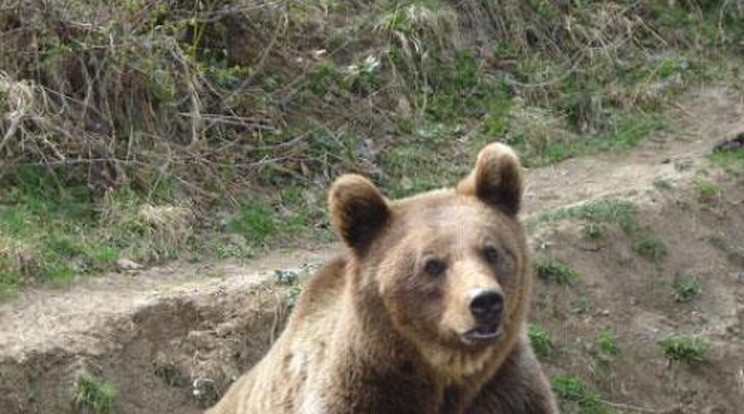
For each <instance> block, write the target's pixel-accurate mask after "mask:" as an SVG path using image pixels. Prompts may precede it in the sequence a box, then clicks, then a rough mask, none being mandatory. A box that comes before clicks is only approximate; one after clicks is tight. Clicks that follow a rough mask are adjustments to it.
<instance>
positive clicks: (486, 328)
mask: <svg viewBox="0 0 744 414" xmlns="http://www.w3.org/2000/svg"><path fill="white" fill-rule="evenodd" d="M501 332H502V329H501V324H500V323H498V322H494V323H491V324H486V325H481V326H477V327H475V328H473V329H471V330H469V331H467V332H465V333H464V334H463V337H464V338H465V340H466V341H467V342H471V343H481V344H482V343H490V342H494V341H496V340H497V339H499V337H501Z"/></svg>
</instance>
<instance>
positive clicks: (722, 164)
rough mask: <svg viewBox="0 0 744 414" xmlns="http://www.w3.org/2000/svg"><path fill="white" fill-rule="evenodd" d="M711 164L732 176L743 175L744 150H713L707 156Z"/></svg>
mask: <svg viewBox="0 0 744 414" xmlns="http://www.w3.org/2000/svg"><path fill="white" fill-rule="evenodd" d="M709 158H710V160H711V162H712V163H713V165H715V166H717V167H719V168H721V169H723V170H724V171H726V172H727V173H728V174H731V175H734V176H742V175H744V151H715V152H713V153H712V154H711V155H710V156H709Z"/></svg>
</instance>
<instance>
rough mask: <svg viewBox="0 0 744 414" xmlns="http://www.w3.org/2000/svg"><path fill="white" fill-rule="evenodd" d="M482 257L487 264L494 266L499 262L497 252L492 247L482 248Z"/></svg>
mask: <svg viewBox="0 0 744 414" xmlns="http://www.w3.org/2000/svg"><path fill="white" fill-rule="evenodd" d="M483 257H484V258H485V259H486V261H487V262H488V263H491V264H495V263H496V262H497V261H498V260H499V251H498V249H496V248H495V247H493V246H486V247H484V248H483Z"/></svg>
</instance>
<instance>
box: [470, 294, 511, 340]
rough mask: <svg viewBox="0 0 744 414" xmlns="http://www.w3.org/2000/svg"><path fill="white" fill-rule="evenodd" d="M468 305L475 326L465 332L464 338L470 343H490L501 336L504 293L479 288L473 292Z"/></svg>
mask: <svg viewBox="0 0 744 414" xmlns="http://www.w3.org/2000/svg"><path fill="white" fill-rule="evenodd" d="M471 298H472V299H471V300H470V304H469V305H468V306H469V308H470V314H471V315H472V316H473V319H474V321H475V327H474V328H472V329H470V330H468V331H467V332H465V334H464V335H463V339H464V340H465V341H466V342H468V343H490V342H494V341H496V340H498V339H499V337H501V333H502V331H503V330H502V326H501V314H502V311H503V309H504V295H503V294H502V293H501V292H499V291H498V290H495V289H478V290H477V291H476V292H471Z"/></svg>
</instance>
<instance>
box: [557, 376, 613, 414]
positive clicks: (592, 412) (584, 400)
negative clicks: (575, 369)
mask: <svg viewBox="0 0 744 414" xmlns="http://www.w3.org/2000/svg"><path fill="white" fill-rule="evenodd" d="M552 383H553V389H554V390H555V393H556V394H557V396H558V398H559V400H560V404H561V411H563V412H566V413H581V414H609V413H610V410H609V408H608V407H607V405H606V404H605V403H604V402H603V401H602V399H601V398H600V395H599V394H598V393H597V392H596V391H594V390H592V389H591V388H589V387H588V386H587V385H586V384H584V383H583V382H582V381H581V380H580V379H578V378H576V377H573V376H570V375H561V376H558V377H555V378H553V380H552Z"/></svg>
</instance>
